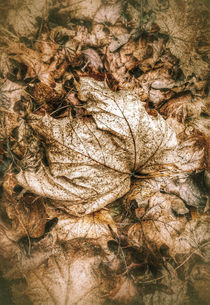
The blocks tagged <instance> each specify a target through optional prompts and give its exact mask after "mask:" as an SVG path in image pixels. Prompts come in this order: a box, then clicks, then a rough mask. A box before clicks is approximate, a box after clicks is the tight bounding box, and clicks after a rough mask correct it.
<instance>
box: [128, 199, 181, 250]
mask: <svg viewBox="0 0 210 305" xmlns="http://www.w3.org/2000/svg"><path fill="white" fill-rule="evenodd" d="M177 203H178V204H179V205H181V206H182V205H183V204H182V202H181V200H180V199H178V198H177V197H176V196H174V195H168V194H161V193H156V194H154V195H153V196H151V197H150V199H149V204H148V207H147V210H146V212H145V214H144V215H143V217H141V219H140V220H139V223H135V224H134V225H133V226H131V227H130V229H129V232H128V238H129V240H130V241H131V240H132V243H133V245H135V246H137V247H139V246H142V245H143V244H145V245H146V247H148V248H149V249H150V248H151V249H152V248H154V249H158V250H159V249H160V248H161V246H163V245H167V246H168V248H169V252H170V250H171V249H172V248H173V244H174V238H175V237H176V236H179V234H180V233H181V231H182V230H183V229H184V227H185V224H186V219H185V218H183V217H180V218H178V217H176V216H175V215H174V214H173V212H172V210H174V207H175V204H177ZM171 255H172V253H171Z"/></svg>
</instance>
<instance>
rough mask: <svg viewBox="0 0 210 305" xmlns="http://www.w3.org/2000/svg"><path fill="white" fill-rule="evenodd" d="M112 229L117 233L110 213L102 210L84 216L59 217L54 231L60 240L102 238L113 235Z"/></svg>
mask: <svg viewBox="0 0 210 305" xmlns="http://www.w3.org/2000/svg"><path fill="white" fill-rule="evenodd" d="M111 230H112V231H113V232H115V233H117V227H116V224H115V222H114V221H113V219H112V217H111V216H110V214H109V213H108V212H107V211H105V210H101V211H99V212H95V213H93V214H90V215H86V216H84V217H80V218H78V217H74V218H73V217H72V218H71V217H69V216H68V215H67V216H66V217H65V216H63V217H59V221H58V223H57V225H56V226H55V229H54V231H55V232H56V235H57V237H58V239H59V240H63V241H67V240H71V239H74V238H94V239H97V238H100V237H102V236H111Z"/></svg>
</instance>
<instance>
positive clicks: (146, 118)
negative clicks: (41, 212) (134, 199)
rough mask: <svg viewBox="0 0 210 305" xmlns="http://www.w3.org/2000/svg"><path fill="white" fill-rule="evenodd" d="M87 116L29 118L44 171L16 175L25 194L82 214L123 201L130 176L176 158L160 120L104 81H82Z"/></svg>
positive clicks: (170, 137)
mask: <svg viewBox="0 0 210 305" xmlns="http://www.w3.org/2000/svg"><path fill="white" fill-rule="evenodd" d="M80 93H81V94H82V96H83V97H85V98H86V99H87V100H88V101H87V111H88V114H89V116H87V117H82V118H78V117H76V118H71V117H68V118H64V119H60V120H56V119H54V118H52V117H50V116H48V115H45V116H44V117H40V116H37V115H30V116H29V118H28V123H29V124H30V126H31V127H32V128H33V129H34V130H35V131H36V133H37V134H38V135H39V136H42V138H43V137H44V139H45V141H46V147H45V150H46V154H47V160H48V164H49V166H45V165H44V164H42V165H41V166H40V168H39V169H38V171H37V172H35V171H21V172H20V173H19V174H18V175H17V179H18V182H19V183H20V184H21V185H22V186H24V187H25V188H26V189H28V190H30V191H32V192H34V193H36V194H39V195H41V196H45V197H49V198H52V199H54V200H58V201H59V205H60V206H62V207H63V208H65V209H66V210H67V211H69V212H71V213H73V214H75V215H82V214H88V213H91V212H93V211H96V210H99V209H100V208H102V207H104V206H106V205H107V204H108V203H110V202H112V201H114V200H115V199H117V198H119V197H121V196H123V195H124V194H125V193H126V192H128V191H129V188H130V176H131V175H132V173H134V172H141V173H144V174H150V173H153V172H154V171H155V170H156V171H157V170H159V171H161V170H163V169H165V168H166V167H170V166H171V164H172V163H173V162H174V159H175V158H176V150H175V148H176V144H177V141H176V136H175V133H174V132H173V130H172V129H171V128H170V127H169V126H168V125H167V123H166V122H165V120H164V119H163V118H162V117H161V116H159V115H157V116H155V117H154V116H150V115H148V114H147V112H146V110H145V109H144V106H143V104H142V103H141V101H140V100H139V98H138V97H137V96H136V95H133V94H131V93H129V92H127V91H120V92H119V93H114V92H112V91H111V90H110V89H107V88H106V87H105V85H104V83H103V82H97V81H93V80H91V79H88V78H83V79H82V80H81V87H80Z"/></svg>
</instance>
